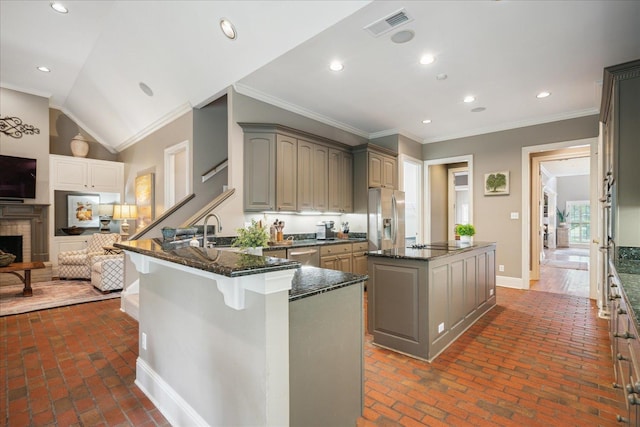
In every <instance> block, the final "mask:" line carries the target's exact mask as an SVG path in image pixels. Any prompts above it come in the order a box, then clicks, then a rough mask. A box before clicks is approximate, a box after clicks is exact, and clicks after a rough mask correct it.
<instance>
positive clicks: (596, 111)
mask: <svg viewBox="0 0 640 427" xmlns="http://www.w3.org/2000/svg"><path fill="white" fill-rule="evenodd" d="M599 113H600V110H599V109H598V108H588V109H586V110H579V111H572V112H569V113H561V114H555V115H553V116H546V117H542V118H538V119H529V120H521V121H517V122H510V123H504V124H501V125H496V126H487V127H484V128H477V129H472V130H469V131H465V132H460V133H453V134H449V135H443V136H439V137H435V138H425V139H424V140H423V141H422V143H423V144H430V143H433V142H441V141H449V140H451V139H458V138H466V137H469V136H476V135H483V134H487V133H493V132H501V131H505V130H511V129H517V128H522V127H527V126H535V125H541V124H545V123H552V122H558V121H561V120H569V119H576V118H579V117H585V116H592V115H597V114H599Z"/></svg>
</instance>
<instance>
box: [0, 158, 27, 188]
mask: <svg viewBox="0 0 640 427" xmlns="http://www.w3.org/2000/svg"><path fill="white" fill-rule="evenodd" d="M0 198H2V199H35V198H36V159H27V158H25V157H13V156H2V155H0Z"/></svg>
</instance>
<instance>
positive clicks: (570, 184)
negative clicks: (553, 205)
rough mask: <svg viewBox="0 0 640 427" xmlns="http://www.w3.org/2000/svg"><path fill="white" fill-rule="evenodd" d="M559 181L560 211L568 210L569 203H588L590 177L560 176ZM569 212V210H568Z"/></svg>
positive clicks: (558, 204)
mask: <svg viewBox="0 0 640 427" xmlns="http://www.w3.org/2000/svg"><path fill="white" fill-rule="evenodd" d="M556 180H557V191H558V203H557V206H558V209H560V210H561V211H562V210H565V209H567V202H576V201H585V200H586V201H588V200H589V198H590V196H591V194H590V192H589V175H576V176H559V177H557V178H556ZM567 211H568V210H567Z"/></svg>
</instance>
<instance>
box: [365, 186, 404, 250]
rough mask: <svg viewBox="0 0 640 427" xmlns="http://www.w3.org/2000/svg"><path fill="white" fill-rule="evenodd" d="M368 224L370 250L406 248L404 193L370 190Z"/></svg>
mask: <svg viewBox="0 0 640 427" xmlns="http://www.w3.org/2000/svg"><path fill="white" fill-rule="evenodd" d="M367 222H368V233H367V236H368V238H369V250H371V251H376V250H380V249H392V248H401V247H404V246H405V236H404V192H402V191H398V190H391V189H388V188H370V189H369V214H368V220H367Z"/></svg>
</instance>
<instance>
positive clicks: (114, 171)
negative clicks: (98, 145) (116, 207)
mask: <svg viewBox="0 0 640 427" xmlns="http://www.w3.org/2000/svg"><path fill="white" fill-rule="evenodd" d="M49 157H50V162H51V165H50V166H51V186H52V187H53V188H54V189H56V190H67V191H91V192H108V193H122V190H123V185H124V164H123V163H120V162H110V161H106V160H95V159H85V158H79V157H69V156H58V155H54V154H52V155H50V156H49Z"/></svg>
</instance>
